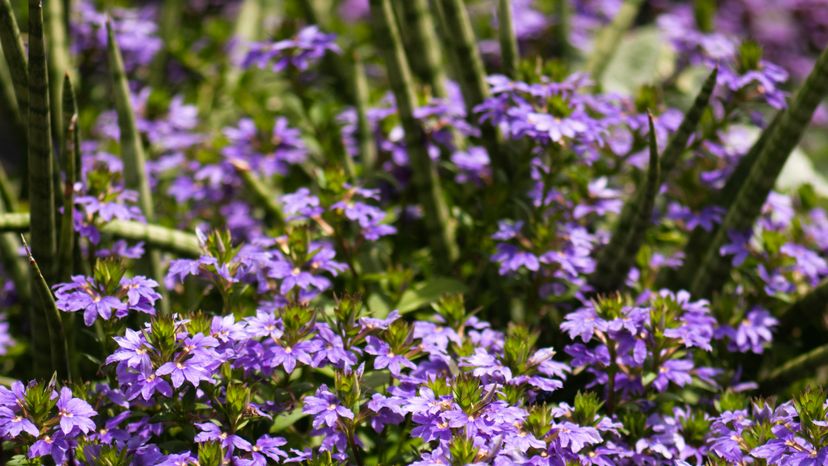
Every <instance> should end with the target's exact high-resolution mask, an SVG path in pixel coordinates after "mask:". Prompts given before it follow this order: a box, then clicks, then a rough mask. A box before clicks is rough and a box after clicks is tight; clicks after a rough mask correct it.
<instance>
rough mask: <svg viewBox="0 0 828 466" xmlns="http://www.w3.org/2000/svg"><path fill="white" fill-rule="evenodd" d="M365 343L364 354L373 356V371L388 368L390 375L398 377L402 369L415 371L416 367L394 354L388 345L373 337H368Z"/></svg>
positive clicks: (401, 356) (404, 358)
mask: <svg viewBox="0 0 828 466" xmlns="http://www.w3.org/2000/svg"><path fill="white" fill-rule="evenodd" d="M365 341H366V342H367V343H368V344H367V345H366V346H365V352H366V353H368V354H372V355H374V356H375V358H374V369H377V370H379V369H385V368H386V367H387V368H388V370H389V371H391V374H392V375H394V376H397V377H399V376H400V374H401V371H402V368H403V367H407V368H409V369H416V368H417V366H416V365H415V364H414V363H413V362H411V361H409V360H408V358H406V357H405V356H403V355H399V354H394V353H393V352H392V351H391V347H390V346H389V345H388V343H386V342H384V341H382V340H380V339H379V338H377V337H375V336H368V337H367V338H366V339H365Z"/></svg>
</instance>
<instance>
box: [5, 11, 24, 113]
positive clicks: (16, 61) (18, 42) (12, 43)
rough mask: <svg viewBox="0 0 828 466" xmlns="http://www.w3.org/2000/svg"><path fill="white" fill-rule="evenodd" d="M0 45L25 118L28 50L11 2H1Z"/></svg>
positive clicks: (19, 106) (19, 107) (18, 104)
mask: <svg viewBox="0 0 828 466" xmlns="http://www.w3.org/2000/svg"><path fill="white" fill-rule="evenodd" d="M0 44H2V46H3V56H5V57H6V64H8V66H9V72H10V73H11V78H12V83H13V84H14V94H15V96H16V97H17V107H18V109H19V110H20V114H21V115H24V116H25V115H27V114H28V113H29V84H28V82H29V71H28V69H27V63H26V61H27V60H26V49H25V48H23V39H22V38H21V37H20V29H19V28H18V26H17V20H16V19H15V17H14V11H13V10H12V7H11V1H10V0H0Z"/></svg>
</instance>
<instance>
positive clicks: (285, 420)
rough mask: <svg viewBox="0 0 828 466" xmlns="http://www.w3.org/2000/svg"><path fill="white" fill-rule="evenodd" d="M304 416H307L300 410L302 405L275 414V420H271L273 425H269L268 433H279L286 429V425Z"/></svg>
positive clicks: (290, 424) (288, 425)
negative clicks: (283, 412)
mask: <svg viewBox="0 0 828 466" xmlns="http://www.w3.org/2000/svg"><path fill="white" fill-rule="evenodd" d="M305 416H307V414H305V413H303V412H302V407H301V406H297V407H296V408H293V410H292V411H290V412H289V413H287V414H282V415H279V416H277V417H276V420H275V421H273V425H271V427H270V433H271V434H276V433H279V432H281V431H283V430H285V429H287V428H288V427H290V426H292V425H294V424H296V421H298V420H299V419H302V418H303V417H305Z"/></svg>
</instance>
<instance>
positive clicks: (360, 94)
mask: <svg viewBox="0 0 828 466" xmlns="http://www.w3.org/2000/svg"><path fill="white" fill-rule="evenodd" d="M354 97H355V100H356V114H357V141H358V142H359V157H360V160H361V161H362V174H363V175H368V174H370V173H371V171H373V170H374V168H375V166H376V163H377V144H376V141H375V139H374V133H373V131H372V129H371V123H370V122H369V121H368V108H369V107H370V105H371V104H370V102H369V95H368V79H367V77H366V76H365V66H364V65H363V64H362V61H361V60H360V58H359V55H356V54H355V55H354Z"/></svg>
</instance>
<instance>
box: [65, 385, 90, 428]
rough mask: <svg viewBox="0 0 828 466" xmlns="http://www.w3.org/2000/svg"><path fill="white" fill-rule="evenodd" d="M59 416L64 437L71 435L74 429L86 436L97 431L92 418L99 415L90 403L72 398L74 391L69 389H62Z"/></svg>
mask: <svg viewBox="0 0 828 466" xmlns="http://www.w3.org/2000/svg"><path fill="white" fill-rule="evenodd" d="M57 409H58V416H60V430H61V431H62V432H63V434H64V435H70V434H71V433H72V432H73V431H74V429H77V430H78V431H80V432H83V433H84V434H87V433H89V432H90V431H93V430H95V423H94V422H93V421H92V416H95V415H96V414H98V412H97V411H95V410H94V409H92V406H90V405H89V403H87V402H85V401H83V400H81V399H80V398H75V397H73V396H72V390H70V389H69V388H67V387H63V388H61V389H60V397H59V398H58V401H57Z"/></svg>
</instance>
